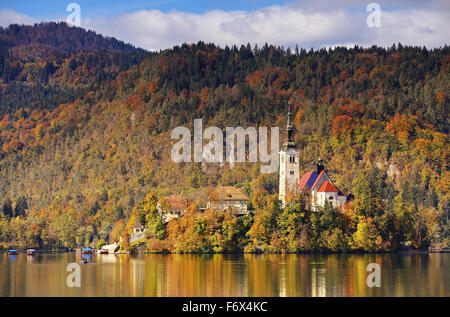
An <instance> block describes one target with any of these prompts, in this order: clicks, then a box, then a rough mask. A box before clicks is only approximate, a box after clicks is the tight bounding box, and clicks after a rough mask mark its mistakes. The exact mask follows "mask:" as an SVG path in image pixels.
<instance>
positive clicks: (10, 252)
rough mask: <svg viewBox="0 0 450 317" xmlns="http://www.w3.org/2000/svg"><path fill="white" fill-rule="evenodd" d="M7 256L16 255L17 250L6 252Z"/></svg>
mask: <svg viewBox="0 0 450 317" xmlns="http://www.w3.org/2000/svg"><path fill="white" fill-rule="evenodd" d="M8 254H9V255H17V250H8Z"/></svg>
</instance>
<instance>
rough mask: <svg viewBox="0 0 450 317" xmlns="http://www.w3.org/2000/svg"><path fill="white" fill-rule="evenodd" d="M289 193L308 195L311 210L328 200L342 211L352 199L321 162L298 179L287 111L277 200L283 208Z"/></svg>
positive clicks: (291, 128) (297, 168)
mask: <svg viewBox="0 0 450 317" xmlns="http://www.w3.org/2000/svg"><path fill="white" fill-rule="evenodd" d="M292 192H300V193H308V194H309V197H310V202H309V206H308V207H309V208H311V210H313V211H316V210H318V209H319V208H320V207H323V206H325V202H327V201H328V202H329V203H330V204H331V206H333V207H339V208H341V207H343V206H344V204H345V203H347V202H348V201H349V200H350V199H351V194H350V195H345V194H344V193H343V192H342V191H341V190H339V189H338V188H337V187H336V186H335V185H334V184H333V182H332V181H331V179H330V177H329V176H328V175H327V173H326V171H325V166H324V164H323V162H322V160H321V159H319V161H318V163H317V166H316V170H315V171H310V172H307V173H305V174H304V175H303V176H302V177H300V158H299V151H298V150H297V149H296V146H295V142H294V126H293V125H292V123H291V111H290V109H289V112H288V118H287V123H286V140H285V142H284V143H283V147H282V149H281V151H280V187H279V199H280V200H281V203H282V207H283V208H284V207H285V206H286V196H287V195H288V194H289V193H292Z"/></svg>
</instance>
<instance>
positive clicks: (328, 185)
mask: <svg viewBox="0 0 450 317" xmlns="http://www.w3.org/2000/svg"><path fill="white" fill-rule="evenodd" d="M318 192H319V193H321V192H339V190H338V189H337V188H336V187H334V185H333V184H331V183H330V182H329V181H324V182H323V184H322V186H320V188H319V190H318Z"/></svg>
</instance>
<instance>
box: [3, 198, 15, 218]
mask: <svg viewBox="0 0 450 317" xmlns="http://www.w3.org/2000/svg"><path fill="white" fill-rule="evenodd" d="M2 212H3V215H4V216H5V217H7V218H12V217H13V208H12V203H11V200H10V199H7V200H5V202H4V203H3V208H2Z"/></svg>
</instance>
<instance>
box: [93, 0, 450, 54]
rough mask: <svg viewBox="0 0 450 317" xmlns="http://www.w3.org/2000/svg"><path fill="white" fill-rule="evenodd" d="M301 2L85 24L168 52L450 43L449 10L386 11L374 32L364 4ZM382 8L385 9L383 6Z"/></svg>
mask: <svg viewBox="0 0 450 317" xmlns="http://www.w3.org/2000/svg"><path fill="white" fill-rule="evenodd" d="M319 3H320V5H318V8H311V7H309V8H305V7H302V5H301V3H300V4H298V3H297V4H295V5H286V6H271V7H267V8H263V9H259V10H256V11H252V12H247V11H219V10H214V11H208V12H205V13H202V14H195V13H185V12H178V11H172V12H167V13H164V12H161V11H158V10H148V11H147V10H140V11H136V12H132V13H127V14H123V15H121V16H118V17H115V18H111V19H103V20H97V19H96V20H95V21H87V22H85V25H86V26H88V27H90V28H92V29H94V30H97V31H98V32H100V33H102V34H107V35H110V36H114V37H117V38H119V39H121V40H124V41H127V42H131V43H133V44H135V45H137V46H140V47H144V48H147V49H151V50H155V49H164V48H170V47H172V46H174V45H179V44H181V43H183V42H187V43H192V42H197V41H199V40H202V41H205V42H214V43H216V44H218V45H221V46H224V45H233V44H236V45H240V44H247V43H248V42H250V43H252V44H255V43H257V44H258V45H262V44H264V43H266V42H267V43H269V44H275V45H284V46H294V45H295V44H298V45H299V46H301V47H306V48H309V47H315V48H317V47H324V46H326V47H327V46H336V45H348V43H354V44H358V45H363V46H370V45H373V44H376V45H380V46H390V45H392V44H393V43H398V42H401V43H404V44H410V45H419V46H427V47H439V46H443V45H445V44H446V41H448V35H449V34H448V30H449V29H450V14H449V11H448V10H444V11H438V10H437V9H436V8H433V9H432V10H431V9H430V10H427V9H423V8H422V9H420V10H411V9H408V8H406V7H402V8H401V9H397V10H391V11H386V12H384V11H382V13H381V28H373V29H372V28H369V27H367V25H366V18H367V15H368V14H369V13H367V12H366V11H365V6H362V7H361V8H359V10H348V9H342V8H341V9H339V8H336V7H326V6H324V5H323V1H322V2H319ZM382 9H383V7H382Z"/></svg>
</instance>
